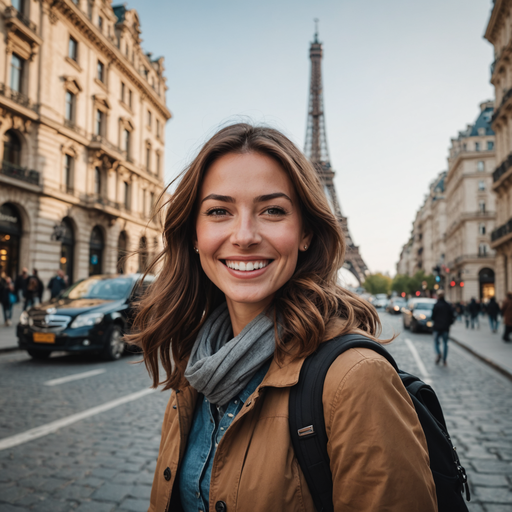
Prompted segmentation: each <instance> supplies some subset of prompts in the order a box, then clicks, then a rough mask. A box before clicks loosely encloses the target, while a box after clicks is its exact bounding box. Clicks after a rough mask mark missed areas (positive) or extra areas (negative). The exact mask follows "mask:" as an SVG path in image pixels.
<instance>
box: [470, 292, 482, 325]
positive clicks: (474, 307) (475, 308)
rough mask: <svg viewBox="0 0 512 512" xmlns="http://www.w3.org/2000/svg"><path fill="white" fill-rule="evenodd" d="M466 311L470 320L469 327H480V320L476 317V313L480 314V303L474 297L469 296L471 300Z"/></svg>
mask: <svg viewBox="0 0 512 512" xmlns="http://www.w3.org/2000/svg"><path fill="white" fill-rule="evenodd" d="M468 312H469V318H470V322H471V329H474V328H475V325H476V327H477V329H480V321H479V319H478V315H479V314H480V304H478V302H477V301H476V299H475V298H474V297H472V298H471V302H470V303H469V304H468Z"/></svg>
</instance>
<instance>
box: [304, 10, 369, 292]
mask: <svg viewBox="0 0 512 512" xmlns="http://www.w3.org/2000/svg"><path fill="white" fill-rule="evenodd" d="M315 22H316V30H315V40H314V41H313V42H312V43H311V46H310V48H309V58H310V59H311V81H310V88H309V109H308V126H307V130H306V144H305V148H304V152H305V154H306V156H307V157H308V158H309V160H310V161H311V163H312V164H313V165H314V167H315V169H316V171H317V172H318V175H319V177H320V181H321V182H322V184H323V186H324V191H325V195H326V196H327V199H328V200H329V204H330V205H331V209H332V211H333V213H334V214H335V215H336V218H337V219H338V222H339V223H340V225H341V228H342V230H343V234H344V235H345V241H346V245H347V247H346V252H345V263H344V265H343V266H344V267H345V268H347V269H348V270H350V272H352V274H354V276H355V277H356V278H357V280H358V281H359V282H360V283H362V282H363V281H364V278H365V275H366V272H367V271H368V267H367V266H366V264H365V262H364V261H363V258H361V254H360V253H359V248H358V247H357V246H356V245H354V242H353V241H352V237H351V236H350V232H349V230H348V222H347V217H345V216H344V215H343V213H342V212H341V208H340V203H339V201H338V196H337V194H336V189H335V188H334V174H335V173H334V170H333V169H332V167H331V161H330V158H329V149H328V147H327V135H326V133H325V117H324V101H323V86H322V51H323V50H322V43H321V42H319V41H318V20H315Z"/></svg>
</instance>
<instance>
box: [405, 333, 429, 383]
mask: <svg viewBox="0 0 512 512" xmlns="http://www.w3.org/2000/svg"><path fill="white" fill-rule="evenodd" d="M404 341H405V344H406V345H407V347H409V350H410V351H411V354H412V357H414V360H415V361H416V365H417V366H418V369H419V371H420V373H421V376H422V377H423V380H424V381H425V382H426V383H427V384H432V380H431V379H430V374H429V373H428V371H427V369H426V368H425V365H424V364H423V361H422V360H421V357H420V355H419V354H418V351H417V350H416V347H415V346H414V344H413V342H412V341H411V340H410V339H409V338H405V340H404Z"/></svg>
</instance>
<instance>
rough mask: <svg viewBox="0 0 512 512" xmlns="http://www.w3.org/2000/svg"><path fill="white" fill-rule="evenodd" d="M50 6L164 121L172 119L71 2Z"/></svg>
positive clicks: (55, 0) (61, 0) (59, 1)
mask: <svg viewBox="0 0 512 512" xmlns="http://www.w3.org/2000/svg"><path fill="white" fill-rule="evenodd" d="M51 5H52V6H53V7H54V8H56V9H58V10H59V11H60V12H61V13H62V14H63V15H64V16H65V17H66V19H67V20H69V21H70V22H71V23H73V24H74V26H75V27H76V28H77V29H78V30H80V31H81V32H82V33H83V34H84V35H85V36H86V37H87V38H88V40H89V41H90V42H92V43H93V44H94V45H95V46H96V48H97V49H98V50H100V51H101V52H102V53H103V54H104V55H105V56H106V57H107V58H108V59H109V60H110V62H111V63H112V64H114V65H115V66H117V67H118V68H119V69H120V71H121V72H122V73H124V74H125V75H126V76H128V77H129V78H130V79H131V80H132V82H133V83H134V84H135V86H136V88H137V90H138V91H139V93H140V94H141V95H142V97H143V98H144V99H147V100H148V101H149V102H150V103H152V104H153V106H154V107H155V108H156V109H157V110H158V111H159V112H160V114H161V115H162V116H163V117H164V118H165V120H166V121H167V120H169V119H170V118H171V117H172V114H171V112H170V111H169V109H168V108H167V107H166V105H165V103H164V102H163V101H162V100H161V99H160V97H159V96H158V94H157V93H156V92H155V91H154V90H153V88H152V87H151V86H150V85H149V83H147V82H146V81H145V80H143V79H142V77H141V76H140V75H139V73H137V71H136V70H135V69H134V68H133V66H132V64H131V63H129V62H127V59H126V57H125V56H124V55H123V54H122V53H121V51H120V50H119V48H117V47H116V46H115V45H114V44H113V43H112V42H110V41H109V40H108V38H107V37H105V36H104V35H103V34H101V33H100V32H99V31H98V30H97V28H96V27H95V26H94V25H93V23H92V22H91V20H89V18H87V16H86V15H85V14H84V13H83V12H82V11H81V10H80V9H79V8H78V7H77V6H76V5H75V4H74V3H73V2H71V0H53V1H52V4H51Z"/></svg>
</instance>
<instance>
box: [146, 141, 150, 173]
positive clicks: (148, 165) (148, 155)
mask: <svg viewBox="0 0 512 512" xmlns="http://www.w3.org/2000/svg"><path fill="white" fill-rule="evenodd" d="M150 167H151V146H147V147H146V170H147V171H148V172H151V171H150Z"/></svg>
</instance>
